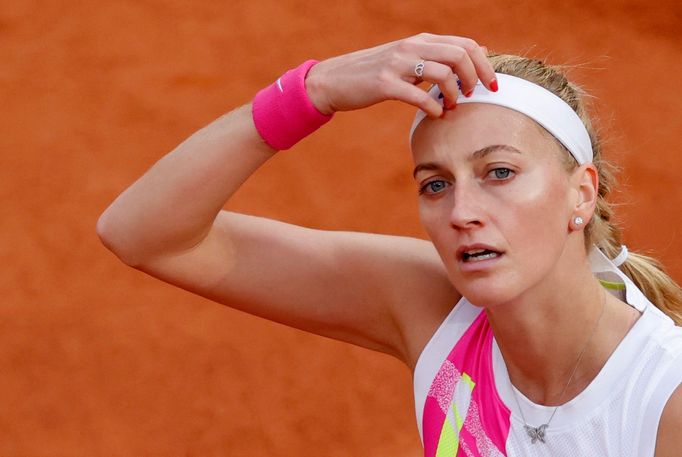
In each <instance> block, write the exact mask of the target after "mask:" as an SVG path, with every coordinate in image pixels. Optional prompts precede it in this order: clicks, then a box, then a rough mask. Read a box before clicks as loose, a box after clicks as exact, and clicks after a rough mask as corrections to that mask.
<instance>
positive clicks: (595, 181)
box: [570, 163, 599, 230]
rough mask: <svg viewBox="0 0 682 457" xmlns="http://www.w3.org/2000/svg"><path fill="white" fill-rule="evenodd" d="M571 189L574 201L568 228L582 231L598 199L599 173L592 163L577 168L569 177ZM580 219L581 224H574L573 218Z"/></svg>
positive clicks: (592, 213)
mask: <svg viewBox="0 0 682 457" xmlns="http://www.w3.org/2000/svg"><path fill="white" fill-rule="evenodd" d="M571 187H572V189H573V191H574V195H575V200H574V201H573V202H572V205H573V208H572V210H573V212H572V215H571V221H570V226H571V229H572V230H581V229H583V228H584V227H585V226H586V225H587V224H588V222H589V221H590V219H591V218H592V216H593V215H594V209H595V208H596V206H597V198H598V197H599V172H598V171H597V167H595V165H594V164H593V163H586V164H583V165H581V166H579V167H578V168H577V169H576V170H575V171H574V172H573V174H572V175H571ZM576 217H580V218H582V220H583V223H582V224H576V223H575V218H576Z"/></svg>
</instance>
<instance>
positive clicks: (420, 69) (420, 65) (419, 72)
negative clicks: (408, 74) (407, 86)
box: [414, 60, 424, 79]
mask: <svg viewBox="0 0 682 457" xmlns="http://www.w3.org/2000/svg"><path fill="white" fill-rule="evenodd" d="M414 74H415V75H416V76H417V78H419V79H421V77H422V76H423V75H424V61H423V60H420V61H419V62H417V65H415V66H414Z"/></svg>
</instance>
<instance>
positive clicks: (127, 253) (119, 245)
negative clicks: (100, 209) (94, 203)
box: [96, 211, 139, 267]
mask: <svg viewBox="0 0 682 457" xmlns="http://www.w3.org/2000/svg"><path fill="white" fill-rule="evenodd" d="M96 231H97V236H98V237H99V240H100V242H101V243H102V244H103V245H104V247H106V248H107V249H108V250H110V251H111V252H112V253H113V254H114V255H115V256H116V257H118V258H119V260H121V261H122V262H123V263H125V264H126V265H128V266H130V267H136V265H138V264H139V259H135V256H134V255H133V252H134V251H133V250H132V249H130V246H129V245H127V243H126V239H127V238H128V237H126V235H125V234H124V233H122V231H121V230H120V229H119V228H118V227H117V224H116V223H115V222H113V221H112V220H111V215H110V214H109V213H108V212H107V211H105V212H104V213H102V214H101V215H100V217H99V219H97V226H96Z"/></svg>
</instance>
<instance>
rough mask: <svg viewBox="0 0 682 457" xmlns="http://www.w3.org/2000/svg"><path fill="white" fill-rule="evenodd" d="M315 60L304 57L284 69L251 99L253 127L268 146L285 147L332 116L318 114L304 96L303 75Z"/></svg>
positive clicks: (303, 136)
mask: <svg viewBox="0 0 682 457" xmlns="http://www.w3.org/2000/svg"><path fill="white" fill-rule="evenodd" d="M316 63H318V62H317V61H316V60H308V61H306V62H303V63H302V64H301V65H300V66H298V67H297V68H294V69H293V70H289V71H287V72H286V73H284V75H282V77H280V78H279V79H278V80H277V81H275V82H274V83H272V84H270V85H269V86H268V87H266V88H264V89H262V90H261V91H259V92H258V93H257V94H256V97H255V98H254V99H253V108H252V115H253V122H254V124H256V130H258V133H259V134H260V136H261V137H263V139H264V140H265V142H266V143H267V144H269V145H270V146H271V147H272V148H274V149H277V150H280V151H281V150H284V149H289V148H290V147H292V146H293V145H295V144H296V143H298V142H299V141H300V140H302V139H303V138H305V137H306V136H308V135H310V134H311V133H313V132H314V131H315V130H317V129H318V128H320V127H321V126H322V125H324V124H325V123H327V122H329V121H330V120H331V118H332V117H334V113H332V114H330V115H325V114H322V113H320V112H319V111H318V110H317V108H315V105H313V102H311V101H310V98H308V93H307V92H306V89H305V77H306V75H307V74H308V71H310V68H311V67H312V66H313V65H315V64H316Z"/></svg>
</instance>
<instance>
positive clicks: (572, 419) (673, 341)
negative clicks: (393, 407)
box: [414, 253, 682, 457]
mask: <svg viewBox="0 0 682 457" xmlns="http://www.w3.org/2000/svg"><path fill="white" fill-rule="evenodd" d="M600 254H601V253H592V254H591V257H590V261H591V264H592V266H593V270H595V274H596V275H597V276H598V277H599V278H600V279H602V280H603V282H602V284H605V287H606V288H607V290H609V292H611V293H614V294H616V295H619V296H620V297H621V298H622V299H623V300H624V301H626V302H627V303H629V304H630V305H631V306H633V307H634V308H636V309H638V310H639V311H641V312H642V315H641V316H640V318H639V319H638V320H637V322H636V323H635V324H634V326H633V327H632V328H631V329H630V331H629V332H628V333H627V335H626V336H625V338H624V339H623V340H622V341H621V343H620V344H619V345H618V347H617V348H616V349H615V351H614V352H613V354H612V355H611V357H610V358H609V359H608V361H607V362H606V364H605V365H604V367H603V368H602V370H601V371H600V373H599V374H598V375H597V377H596V378H595V379H594V380H593V381H592V382H591V383H590V384H589V385H588V387H587V388H586V389H585V390H584V391H583V392H581V393H580V394H579V395H578V396H577V397H575V398H573V399H572V400H571V401H569V402H567V403H565V404H564V405H561V406H560V407H559V408H558V410H557V412H556V415H555V416H554V418H553V419H552V422H551V424H550V426H549V428H548V429H547V430H546V434H545V442H544V443H541V442H539V441H538V442H535V443H532V442H531V439H530V437H529V436H528V434H527V433H526V431H525V430H524V422H523V420H522V419H521V417H522V416H521V414H520V413H519V411H518V406H517V403H516V400H515V399H514V396H513V395H514V392H513V391H515V393H516V396H517V399H518V402H519V404H520V406H521V408H522V410H523V415H524V417H525V418H526V420H527V421H528V423H529V424H531V425H534V426H537V425H539V424H544V423H546V422H547V421H548V419H549V418H550V416H551V415H552V412H553V411H554V408H555V407H553V406H552V407H547V406H542V405H538V404H535V403H533V402H532V401H531V400H529V399H528V398H526V397H525V396H524V395H523V394H522V393H521V392H520V391H518V390H516V389H515V387H514V386H513V385H512V384H511V382H510V379H509V375H508V373H507V368H506V365H505V362H504V359H503V358H502V355H501V353H500V350H499V347H498V346H497V343H496V342H495V340H494V337H492V344H491V345H488V346H485V347H487V348H489V349H486V350H487V351H488V353H489V355H487V357H488V360H490V358H492V363H489V365H491V367H492V370H488V371H492V377H493V378H494V381H493V382H490V383H489V385H490V387H488V388H486V387H485V382H484V380H483V379H481V381H480V382H478V384H476V381H477V379H475V377H476V376H478V377H479V378H483V377H485V376H484V375H478V374H477V375H472V377H471V378H468V377H467V376H468V374H467V373H466V371H467V369H466V367H464V368H460V367H457V366H456V365H457V362H456V359H454V358H453V354H454V353H456V349H457V347H456V346H458V342H459V341H460V340H461V339H462V337H463V335H465V333H467V331H468V330H469V332H468V333H467V335H470V334H471V331H470V329H471V328H472V327H474V326H476V325H479V323H481V322H482V316H480V315H481V313H482V312H483V311H482V308H479V307H476V306H474V305H472V304H471V303H469V302H468V301H467V300H466V299H465V298H462V299H461V300H460V302H459V303H457V305H455V306H454V308H453V309H452V311H451V312H450V314H449V315H448V316H447V317H446V319H445V320H444V321H443V323H442V324H441V325H440V327H439V328H438V329H437V331H436V332H435V333H434V335H433V336H432V338H431V340H430V341H429V342H428V343H427V345H426V346H425V347H424V349H423V351H422V353H421V355H420V357H419V359H418V361H417V364H416V367H415V371H414V397H415V409H416V415H417V425H418V427H419V432H420V436H421V438H422V443H423V444H424V445H425V456H426V457H431V456H438V457H442V456H444V455H451V456H453V457H454V456H493V455H494V456H514V457H517V456H518V457H535V456H538V457H539V456H553V457H557V456H576V457H577V456H581V457H584V456H614V457H615V456H618V457H626V456H632V457H648V456H651V457H653V455H654V450H655V445H656V434H657V430H658V424H659V421H660V417H661V414H662V411H663V408H664V406H665V404H666V402H667V400H668V398H669V397H670V395H671V394H672V392H673V391H674V390H675V388H676V387H677V386H678V385H679V384H680V383H682V328H680V327H676V326H675V325H674V324H673V321H672V320H671V319H670V318H669V317H668V316H666V315H665V314H663V313H662V312H661V311H660V310H659V309H658V308H656V307H655V306H654V305H653V304H651V302H649V301H648V300H647V299H646V297H645V296H644V295H643V294H642V293H641V292H640V291H639V289H637V288H636V286H634V284H632V282H631V281H630V280H629V278H626V277H624V276H625V275H622V274H618V273H615V272H614V271H613V268H612V267H611V266H609V265H602V264H601V262H602V260H603V259H601V257H603V255H602V256H600ZM604 259H605V257H604ZM600 265H601V266H604V267H605V268H603V269H601V270H602V271H600ZM606 267H608V268H606ZM604 270H611V271H604ZM614 273H615V274H614ZM614 280H616V281H614ZM606 281H608V282H606ZM475 322H476V323H475ZM468 338H469V336H467V337H466V338H465V339H468ZM460 346H461V345H460ZM481 352H485V350H484V351H481ZM478 356H481V357H485V356H486V354H482V355H481V354H467V356H466V358H477V357H478ZM448 357H449V359H448ZM450 360H453V361H454V362H453V363H451V362H450ZM460 360H461V359H460ZM458 369H459V370H458ZM472 370H474V369H472ZM472 370H469V371H472ZM444 373H455V374H454V375H452V377H451V379H450V380H449V381H447V380H446V381H447V382H444V381H443V379H444V378H443V376H444ZM464 377H467V379H473V381H474V382H471V381H470V380H469V381H467V382H468V383H469V386H470V389H469V390H470V391H475V389H481V391H480V392H478V397H477V398H478V400H477V401H478V402H479V404H478V406H477V407H476V408H473V407H472V406H471V405H473V403H474V400H472V395H471V394H470V393H468V394H467V395H468V396H467V398H466V399H465V403H464V404H465V405H466V406H465V407H464V408H462V406H461V405H459V410H458V405H457V401H460V400H461V398H460V400H457V399H456V398H454V397H457V396H458V395H459V396H460V397H461V392H460V393H457V392H458V391H462V389H458V388H457V381H459V380H461V379H464ZM460 384H462V385H463V383H462V382H460ZM444 386H445V387H444ZM474 386H475V387H474ZM459 387H462V386H459ZM448 388H449V389H452V391H453V392H452V393H449V394H448V392H447V391H444V390H443V389H446V390H447V389H448ZM485 389H488V390H489V392H485V391H484V390H485ZM464 390H466V389H464ZM481 392H482V393H481ZM448 395H449V396H448ZM427 397H430V398H431V401H432V402H433V403H434V404H436V403H435V402H436V401H438V402H440V405H441V406H442V409H443V414H445V415H449V416H446V417H445V420H444V419H443V418H440V419H434V418H433V416H434V413H433V412H434V411H436V416H437V415H438V414H439V413H438V408H437V407H433V405H426V403H427ZM474 397H476V396H474ZM443 399H446V400H445V401H446V402H451V403H449V404H450V407H448V406H447V404H446V403H444V400H443ZM488 402H490V403H495V402H497V403H498V405H494V406H493V407H491V406H490V405H488V404H486V403H488ZM474 406H475V405H474ZM495 407H496V408H497V410H496V411H501V412H502V413H501V414H500V415H499V416H500V417H502V419H501V423H502V424H503V425H502V426H497V425H496V424H495V423H493V422H494V421H487V423H486V420H485V417H484V416H485V414H489V415H493V414H494V413H491V412H488V413H486V411H489V410H491V408H493V409H494V408H495ZM429 408H431V409H429ZM448 409H449V410H448ZM425 411H426V413H427V415H430V417H425ZM453 411H454V414H453ZM472 411H473V414H474V419H475V420H473V419H471V420H470V417H471V416H472V414H470V413H471V412H472ZM460 416H461V417H460ZM479 416H480V417H479ZM503 416H504V417H503ZM447 417H451V418H452V420H451V421H450V422H452V423H451V424H450V426H449V427H448V426H447V424H448V423H449V422H448V420H447ZM481 418H483V419H484V420H481ZM434 421H436V423H437V425H436V426H435V428H434V425H433V422H434ZM438 421H440V422H438ZM498 422H499V421H498ZM443 423H444V424H445V425H443V426H442V431H441V424H443ZM425 426H426V427H427V430H425V429H424V427H425ZM496 428H497V429H496ZM492 429H496V430H492ZM433 430H435V432H434V431H433ZM453 430H454V435H453ZM425 432H428V433H426V436H425ZM434 433H435V434H434ZM486 434H487V435H486ZM425 438H426V442H425ZM446 441H447V443H445V442H446ZM444 443H445V444H444ZM446 451H447V452H446Z"/></svg>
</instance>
